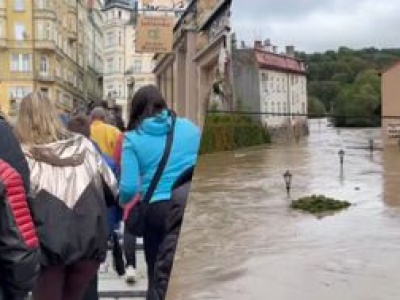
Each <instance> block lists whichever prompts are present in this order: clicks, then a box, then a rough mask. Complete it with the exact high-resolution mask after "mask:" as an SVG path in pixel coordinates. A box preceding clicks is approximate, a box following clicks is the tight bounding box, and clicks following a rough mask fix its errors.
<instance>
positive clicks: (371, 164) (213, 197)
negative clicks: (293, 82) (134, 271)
mask: <svg viewBox="0 0 400 300" xmlns="http://www.w3.org/2000/svg"><path fill="white" fill-rule="evenodd" d="M371 138H372V139H374V141H375V143H376V144H381V141H380V130H379V129H351V130H350V129H342V130H336V129H334V128H330V127H327V126H326V122H325V121H322V123H321V121H320V122H318V121H313V122H311V126H310V136H309V137H307V138H306V139H304V140H303V141H301V142H300V143H299V144H296V143H291V144H282V145H274V146H269V147H261V148H252V149H247V150H244V151H239V152H236V153H221V154H215V155H208V156H204V157H202V158H201V160H200V162H199V164H198V167H197V170H196V176H195V180H194V182H193V186H192V192H191V196H190V201H189V204H188V207H187V210H186V214H185V220H184V225H183V226H184V227H183V229H182V233H181V239H180V243H179V247H178V250H177V255H176V261H175V265H174V270H173V274H172V278H171V282H170V288H169V293H168V300H192V299H193V300H194V299H196V300H202V299H204V300H206V299H229V300H239V299H250V300H251V299H257V300H258V299H260V300H264V299H268V300H289V299H307V300H322V299H323V300H339V299H340V300H358V299H359V300H398V299H400V288H399V282H400V150H399V149H397V148H393V149H385V151H376V152H374V153H373V155H372V156H371V154H370V152H369V151H368V150H366V149H360V148H362V147H367V146H368V140H369V139H371ZM341 148H343V149H344V150H345V152H346V154H345V161H344V172H343V174H342V175H341V174H340V164H339V156H338V151H339V150H340V149H341ZM286 169H289V170H290V171H291V172H292V173H293V183H292V196H291V197H292V199H296V198H299V197H301V196H305V195H310V194H314V193H317V194H320V193H321V194H324V195H327V196H332V197H335V198H338V199H342V200H347V201H350V202H352V203H353V204H354V205H353V206H352V207H351V208H349V209H347V210H345V211H342V212H340V213H338V214H336V215H334V216H328V217H326V218H322V219H317V218H315V217H313V216H311V215H308V214H303V213H299V212H295V211H292V210H290V209H289V207H288V205H289V201H290V199H288V198H287V196H286V191H285V186H284V181H283V176H282V174H283V173H284V172H285V171H286Z"/></svg>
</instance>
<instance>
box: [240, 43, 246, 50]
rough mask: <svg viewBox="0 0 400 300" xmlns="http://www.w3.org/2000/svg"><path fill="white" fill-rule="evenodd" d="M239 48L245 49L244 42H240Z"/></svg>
mask: <svg viewBox="0 0 400 300" xmlns="http://www.w3.org/2000/svg"><path fill="white" fill-rule="evenodd" d="M240 46H241V47H242V49H246V43H245V41H240Z"/></svg>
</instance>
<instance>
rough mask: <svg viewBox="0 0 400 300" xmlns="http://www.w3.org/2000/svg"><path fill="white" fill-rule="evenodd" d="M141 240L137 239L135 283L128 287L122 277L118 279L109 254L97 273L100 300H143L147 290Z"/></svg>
mask: <svg viewBox="0 0 400 300" xmlns="http://www.w3.org/2000/svg"><path fill="white" fill-rule="evenodd" d="M142 245H143V242H142V239H138V248H139V249H140V250H137V256H136V261H137V269H136V272H137V273H136V274H137V281H136V283H135V284H133V285H130V284H127V283H126V282H125V278H124V276H122V277H119V276H118V275H117V274H116V273H115V271H114V269H113V267H112V259H111V252H109V254H108V257H107V260H106V262H105V263H104V264H102V265H101V267H100V271H99V293H100V298H101V299H110V300H111V299H144V298H145V292H146V289H147V274H146V263H145V260H144V253H143V250H141V249H142Z"/></svg>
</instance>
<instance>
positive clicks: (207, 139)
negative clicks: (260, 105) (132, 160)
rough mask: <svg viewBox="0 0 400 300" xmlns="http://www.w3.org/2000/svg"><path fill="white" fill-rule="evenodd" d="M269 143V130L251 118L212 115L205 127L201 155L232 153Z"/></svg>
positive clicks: (207, 119)
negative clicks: (222, 152)
mask: <svg viewBox="0 0 400 300" xmlns="http://www.w3.org/2000/svg"><path fill="white" fill-rule="evenodd" d="M269 142H270V137H269V134H268V132H267V130H266V129H265V128H264V127H263V126H262V125H261V124H258V123H256V122H253V121H252V120H251V118H249V117H243V116H235V115H232V116H231V115H222V116H217V115H211V116H208V117H207V118H206V122H205V125H204V129H203V135H202V140H201V147H200V154H206V153H213V152H221V151H232V150H236V149H240V148H245V147H251V146H257V145H262V144H265V143H269Z"/></svg>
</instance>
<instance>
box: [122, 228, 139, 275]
mask: <svg viewBox="0 0 400 300" xmlns="http://www.w3.org/2000/svg"><path fill="white" fill-rule="evenodd" d="M124 253H125V260H126V266H127V267H133V268H135V269H136V236H134V235H132V234H130V233H129V232H128V230H127V229H126V227H125V229H124Z"/></svg>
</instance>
